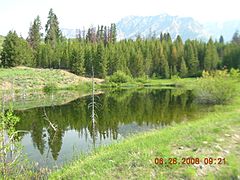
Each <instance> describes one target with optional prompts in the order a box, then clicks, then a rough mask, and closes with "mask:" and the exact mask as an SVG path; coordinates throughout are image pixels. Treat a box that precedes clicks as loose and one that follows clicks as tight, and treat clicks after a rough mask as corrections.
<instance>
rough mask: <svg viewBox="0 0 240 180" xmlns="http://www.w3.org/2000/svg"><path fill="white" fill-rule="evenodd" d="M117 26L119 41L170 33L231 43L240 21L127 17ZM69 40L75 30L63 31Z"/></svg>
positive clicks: (174, 17)
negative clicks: (200, 21)
mask: <svg viewBox="0 0 240 180" xmlns="http://www.w3.org/2000/svg"><path fill="white" fill-rule="evenodd" d="M116 25H117V35H118V39H119V40H120V39H124V38H132V39H135V38H136V37H137V36H138V35H141V36H143V37H149V36H153V35H154V34H155V35H156V36H158V37H159V35H160V33H161V32H163V33H165V32H169V33H170V34H171V37H172V39H175V38H176V37H177V35H180V36H181V37H182V39H183V40H187V39H201V40H204V41H207V40H208V39H209V38H210V37H212V38H213V39H214V40H215V39H217V40H218V39H219V37H220V36H221V35H223V37H224V40H225V41H230V40H231V39H232V36H233V34H234V32H235V31H236V30H240V20H232V21H226V22H223V23H219V22H207V23H204V24H201V23H199V22H198V21H196V20H194V19H193V18H191V17H179V16H170V15H168V14H161V15H158V16H127V17H124V18H122V19H121V20H120V21H119V22H117V23H116ZM61 30H62V32H63V35H64V36H66V37H67V38H75V37H76V32H77V31H76V30H75V29H67V28H63V29H61Z"/></svg>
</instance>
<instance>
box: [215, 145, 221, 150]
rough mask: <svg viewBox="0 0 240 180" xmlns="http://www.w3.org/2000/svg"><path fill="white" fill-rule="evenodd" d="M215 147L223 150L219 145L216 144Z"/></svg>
mask: <svg viewBox="0 0 240 180" xmlns="http://www.w3.org/2000/svg"><path fill="white" fill-rule="evenodd" d="M215 148H216V149H218V150H220V151H222V150H223V149H222V148H221V147H220V146H219V145H216V146H215Z"/></svg>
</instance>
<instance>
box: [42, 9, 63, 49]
mask: <svg viewBox="0 0 240 180" xmlns="http://www.w3.org/2000/svg"><path fill="white" fill-rule="evenodd" d="M45 32H46V37H45V43H48V44H50V45H51V47H52V48H55V47H56V44H57V43H58V42H59V41H61V40H62V32H61V30H60V28H59V22H58V18H57V16H56V14H54V12H53V9H52V8H51V9H50V11H49V13H48V21H47V24H46V26H45Z"/></svg>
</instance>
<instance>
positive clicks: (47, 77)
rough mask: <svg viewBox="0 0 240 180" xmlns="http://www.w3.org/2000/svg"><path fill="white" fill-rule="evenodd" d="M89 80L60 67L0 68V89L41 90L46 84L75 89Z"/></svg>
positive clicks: (99, 80)
mask: <svg viewBox="0 0 240 180" xmlns="http://www.w3.org/2000/svg"><path fill="white" fill-rule="evenodd" d="M90 81H91V79H90V78H85V77H81V76H77V75H75V74H72V73H70V72H68V71H64V70H60V69H37V68H28V67H16V68H11V69H0V90H5V91H11V90H14V91H23V90H43V89H44V88H46V87H48V86H54V87H55V88H57V89H76V88H77V87H78V86H79V87H78V88H81V85H83V84H86V83H88V82H90ZM95 81H96V82H102V81H103V80H101V79H95ZM83 87H84V86H83Z"/></svg>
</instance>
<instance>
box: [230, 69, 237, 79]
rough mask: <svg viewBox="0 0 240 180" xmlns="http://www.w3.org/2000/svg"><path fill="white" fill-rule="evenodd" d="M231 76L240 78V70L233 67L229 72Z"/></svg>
mask: <svg viewBox="0 0 240 180" xmlns="http://www.w3.org/2000/svg"><path fill="white" fill-rule="evenodd" d="M229 74H230V77H232V78H234V79H239V80H240V70H239V69H234V68H232V69H231V70H230V72H229Z"/></svg>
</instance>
